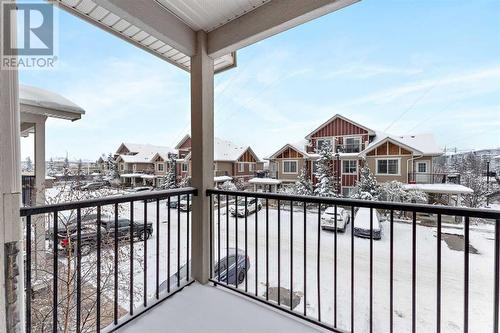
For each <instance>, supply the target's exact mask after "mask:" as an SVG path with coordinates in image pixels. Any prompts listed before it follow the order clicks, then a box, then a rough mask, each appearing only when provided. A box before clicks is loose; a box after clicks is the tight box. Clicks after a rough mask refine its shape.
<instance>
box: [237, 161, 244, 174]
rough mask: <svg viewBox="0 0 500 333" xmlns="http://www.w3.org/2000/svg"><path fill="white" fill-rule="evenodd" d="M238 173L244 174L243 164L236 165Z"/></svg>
mask: <svg viewBox="0 0 500 333" xmlns="http://www.w3.org/2000/svg"><path fill="white" fill-rule="evenodd" d="M238 172H245V163H238Z"/></svg>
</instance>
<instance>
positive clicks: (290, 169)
mask: <svg viewBox="0 0 500 333" xmlns="http://www.w3.org/2000/svg"><path fill="white" fill-rule="evenodd" d="M297 164H298V162H297V161H283V173H297V169H298V168H297Z"/></svg>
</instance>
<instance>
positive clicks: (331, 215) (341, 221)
mask: <svg viewBox="0 0 500 333" xmlns="http://www.w3.org/2000/svg"><path fill="white" fill-rule="evenodd" d="M350 220H351V216H350V215H349V213H348V212H347V210H345V209H344V208H341V207H337V230H338V231H341V232H344V231H345V228H346V226H347V223H349V221H350ZM321 229H323V230H335V207H328V208H327V209H325V211H324V213H323V215H321Z"/></svg>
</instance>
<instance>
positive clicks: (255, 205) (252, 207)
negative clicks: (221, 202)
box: [229, 198, 262, 217]
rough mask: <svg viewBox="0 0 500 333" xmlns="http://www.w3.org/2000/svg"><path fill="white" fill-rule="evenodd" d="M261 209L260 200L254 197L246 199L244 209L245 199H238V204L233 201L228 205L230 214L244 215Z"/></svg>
mask: <svg viewBox="0 0 500 333" xmlns="http://www.w3.org/2000/svg"><path fill="white" fill-rule="evenodd" d="M236 206H237V207H238V212H236ZM261 209H262V202H261V201H260V200H258V199H255V198H248V199H247V208H246V209H245V199H239V200H238V205H235V204H234V203H233V204H231V205H229V213H230V214H231V216H236V215H238V216H240V217H244V216H247V215H250V214H253V213H255V212H257V211H259V210H261Z"/></svg>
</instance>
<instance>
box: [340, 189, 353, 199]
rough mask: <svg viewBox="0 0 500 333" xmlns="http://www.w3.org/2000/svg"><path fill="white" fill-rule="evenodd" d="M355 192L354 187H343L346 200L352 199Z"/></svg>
mask: <svg viewBox="0 0 500 333" xmlns="http://www.w3.org/2000/svg"><path fill="white" fill-rule="evenodd" d="M353 192H354V187H342V196H343V197H345V198H350V197H351V195H352V193H353Z"/></svg>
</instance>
